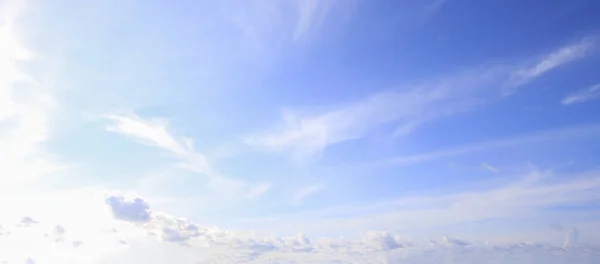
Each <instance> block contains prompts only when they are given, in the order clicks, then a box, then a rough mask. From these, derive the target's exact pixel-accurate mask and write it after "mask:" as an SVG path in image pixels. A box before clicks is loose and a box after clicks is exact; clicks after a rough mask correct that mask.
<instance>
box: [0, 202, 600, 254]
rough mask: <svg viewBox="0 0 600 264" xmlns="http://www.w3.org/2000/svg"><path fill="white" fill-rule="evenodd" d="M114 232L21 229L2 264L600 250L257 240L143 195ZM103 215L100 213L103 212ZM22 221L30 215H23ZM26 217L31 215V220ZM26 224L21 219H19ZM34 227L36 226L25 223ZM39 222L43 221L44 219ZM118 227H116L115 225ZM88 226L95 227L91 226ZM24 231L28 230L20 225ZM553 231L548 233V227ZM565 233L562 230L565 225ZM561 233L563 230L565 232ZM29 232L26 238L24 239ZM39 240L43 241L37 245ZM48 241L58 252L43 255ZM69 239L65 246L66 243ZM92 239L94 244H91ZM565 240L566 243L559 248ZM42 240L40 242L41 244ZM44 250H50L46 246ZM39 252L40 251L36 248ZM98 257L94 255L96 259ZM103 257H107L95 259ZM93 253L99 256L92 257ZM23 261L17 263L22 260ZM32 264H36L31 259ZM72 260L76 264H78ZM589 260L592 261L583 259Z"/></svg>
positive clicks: (390, 238) (569, 237)
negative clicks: (18, 247)
mask: <svg viewBox="0 0 600 264" xmlns="http://www.w3.org/2000/svg"><path fill="white" fill-rule="evenodd" d="M105 205H106V206H108V207H109V209H110V210H107V211H106V212H107V213H109V212H111V211H112V217H113V218H114V221H113V223H112V224H111V225H112V226H114V228H111V229H106V227H105V228H104V229H98V230H96V233H95V236H94V237H92V238H88V240H89V241H83V240H70V241H64V240H52V239H51V240H48V239H46V240H44V239H43V236H42V235H41V233H44V232H45V233H46V234H48V233H53V234H54V235H55V236H65V235H66V234H67V232H66V230H68V226H63V225H61V224H57V225H54V226H53V227H51V226H48V230H44V229H35V228H38V227H35V226H30V227H27V229H32V230H37V231H39V234H38V233H35V232H28V233H25V232H24V231H23V230H22V231H19V232H20V233H16V234H14V235H12V236H0V243H1V244H0V245H6V243H10V241H11V240H14V241H17V242H18V241H22V240H19V237H20V236H21V238H26V239H27V241H28V242H29V247H30V248H28V249H26V250H23V251H22V252H29V254H30V255H21V256H19V255H15V254H12V257H11V258H10V259H1V258H0V261H2V260H4V261H5V262H3V263H23V262H25V263H57V262H56V261H58V260H60V261H63V262H60V263H116V262H119V263H140V262H139V261H142V260H144V261H146V262H145V263H151V264H159V263H160V264H162V263H167V262H165V257H169V258H172V259H173V260H177V263H184V264H185V263H308V262H310V263H409V264H410V263H515V264H519V263H523V264H525V263H527V264H531V263H533V264H536V263H539V264H542V263H544V264H548V263H551V264H552V263H556V264H562V263H591V262H589V260H590V258H591V257H593V256H594V255H597V254H599V253H600V248H596V247H593V246H584V245H579V244H577V234H578V231H577V230H576V229H574V228H573V229H569V230H568V231H567V232H565V240H564V241H558V244H556V243H555V244H538V243H533V242H515V243H504V244H499V243H491V242H489V241H468V240H465V239H461V238H455V237H449V236H442V237H437V238H435V237H434V238H419V239H415V238H406V237H403V236H401V235H398V234H392V233H390V232H386V231H369V232H365V233H363V234H362V235H360V236H358V237H353V238H343V237H316V238H309V237H307V236H306V235H304V234H297V235H295V236H282V237H280V236H260V235H256V234H254V233H253V232H242V231H232V230H224V229H220V228H217V227H207V226H202V225H198V224H195V223H192V222H190V221H189V220H186V219H183V218H177V217H174V216H171V215H168V214H164V213H159V212H153V211H152V210H151V209H150V206H149V205H148V203H147V202H146V201H145V200H144V199H142V198H139V197H138V198H133V199H129V198H126V197H124V196H119V195H113V196H109V197H108V198H107V199H106V204H105ZM99 210H100V208H99ZM24 219H25V218H24ZM27 219H29V218H27ZM21 222H22V221H21ZM26 222H31V221H26ZM39 224H40V225H42V226H43V225H44V224H45V223H43V222H40V223H39ZM117 227H118V228H117ZM89 228H90V229H96V228H97V227H94V226H90V227H89ZM21 229H23V228H21ZM548 229H549V230H551V228H550V227H549V228H548ZM563 229H564V228H563ZM563 231H564V230H563ZM25 235H26V236H25ZM37 240H39V241H37ZM44 241H46V242H45V243H52V244H55V245H56V246H54V247H58V249H61V250H60V251H57V252H60V254H57V255H55V254H53V253H52V252H49V251H44V250H41V248H42V247H39V245H44V244H43V243H44ZM65 242H67V243H65ZM88 242H89V243H88ZM561 242H562V245H560V243H561ZM40 243H41V244H40ZM45 247H49V246H48V245H46V246H45ZM36 249H37V250H36ZM94 252H95V253H96V254H94ZM98 252H104V253H103V254H97V253H98ZM89 256H94V258H90V257H89ZM19 259H20V260H19ZM32 261H33V262H32ZM74 261H75V262H74ZM586 261H587V262H586Z"/></svg>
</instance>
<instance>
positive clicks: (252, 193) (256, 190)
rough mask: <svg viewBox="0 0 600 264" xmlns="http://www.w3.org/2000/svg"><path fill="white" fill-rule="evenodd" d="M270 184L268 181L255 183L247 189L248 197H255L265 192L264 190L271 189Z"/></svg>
mask: <svg viewBox="0 0 600 264" xmlns="http://www.w3.org/2000/svg"><path fill="white" fill-rule="evenodd" d="M271 187H272V185H271V184H270V183H263V184H260V185H257V186H255V187H252V188H250V190H248V195H247V197H248V198H256V197H259V196H262V195H263V194H265V193H266V192H268V191H269V190H270V189H271Z"/></svg>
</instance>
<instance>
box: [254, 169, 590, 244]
mask: <svg viewBox="0 0 600 264" xmlns="http://www.w3.org/2000/svg"><path fill="white" fill-rule="evenodd" d="M558 179H562V180H560V181H557V180H558ZM598 199H600V173H599V171H591V172H585V173H580V174H570V175H554V174H553V173H551V172H548V171H539V170H533V171H531V172H530V173H528V174H525V175H522V176H521V177H519V178H518V179H516V180H512V181H510V182H508V183H505V184H502V185H497V186H495V187H492V188H489V189H486V190H463V191H456V190H449V191H446V192H445V193H441V194H440V193H437V194H431V195H423V196H406V197H402V198H398V199H396V200H391V201H385V202H379V203H373V204H366V205H349V206H343V207H341V206H340V207H335V208H323V209H319V210H312V211H305V212H299V213H295V214H292V215H282V216H279V217H274V218H272V219H270V220H268V219H262V220H258V221H264V222H269V223H271V226H272V227H278V228H281V230H287V229H289V228H292V227H294V228H301V229H303V230H311V231H313V232H317V233H319V232H330V233H344V231H346V230H360V228H368V229H372V230H373V229H374V230H390V231H401V230H404V231H410V230H413V229H424V230H427V229H432V228H437V227H447V226H452V225H457V224H468V223H473V222H477V221H483V220H490V219H511V218H519V217H530V218H536V217H538V216H540V215H542V214H543V213H544V212H545V211H544V210H549V209H552V208H556V207H559V206H577V205H581V204H587V203H589V202H594V201H597V200H598ZM295 219H303V220H302V222H298V221H294V220H295Z"/></svg>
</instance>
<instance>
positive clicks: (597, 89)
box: [560, 84, 600, 105]
mask: <svg viewBox="0 0 600 264" xmlns="http://www.w3.org/2000/svg"><path fill="white" fill-rule="evenodd" d="M598 98H600V84H596V85H593V86H590V87H588V88H587V89H583V90H579V91H577V92H574V93H572V94H570V95H568V96H567V97H565V99H563V100H562V101H561V102H560V103H561V104H563V105H571V104H576V103H583V102H587V101H590V100H594V99H598Z"/></svg>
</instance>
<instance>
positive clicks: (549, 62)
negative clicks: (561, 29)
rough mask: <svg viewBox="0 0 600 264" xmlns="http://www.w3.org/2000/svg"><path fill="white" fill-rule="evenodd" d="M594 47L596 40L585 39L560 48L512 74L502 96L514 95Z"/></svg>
mask: <svg viewBox="0 0 600 264" xmlns="http://www.w3.org/2000/svg"><path fill="white" fill-rule="evenodd" d="M595 45H596V39H595V38H593V37H587V38H584V39H582V40H581V41H580V42H578V43H575V44H571V45H568V46H566V47H562V48H560V49H558V50H556V51H553V52H552V53H550V54H547V55H545V56H544V57H542V59H541V60H540V61H538V62H537V63H536V64H535V65H533V66H531V67H527V68H522V69H518V70H516V71H514V72H512V74H511V76H510V79H509V81H508V82H507V83H506V84H505V86H504V87H503V91H502V92H503V94H504V95H510V94H512V93H515V92H516V91H517V89H518V87H520V86H522V85H525V84H527V83H529V82H531V81H533V80H534V79H535V78H537V77H539V76H542V75H543V74H545V73H547V72H549V71H551V70H553V69H555V68H558V67H560V66H562V65H565V64H567V63H570V62H573V61H576V60H579V59H582V58H584V57H586V56H587V55H589V54H590V53H591V52H592V50H593V48H594V47H595Z"/></svg>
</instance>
